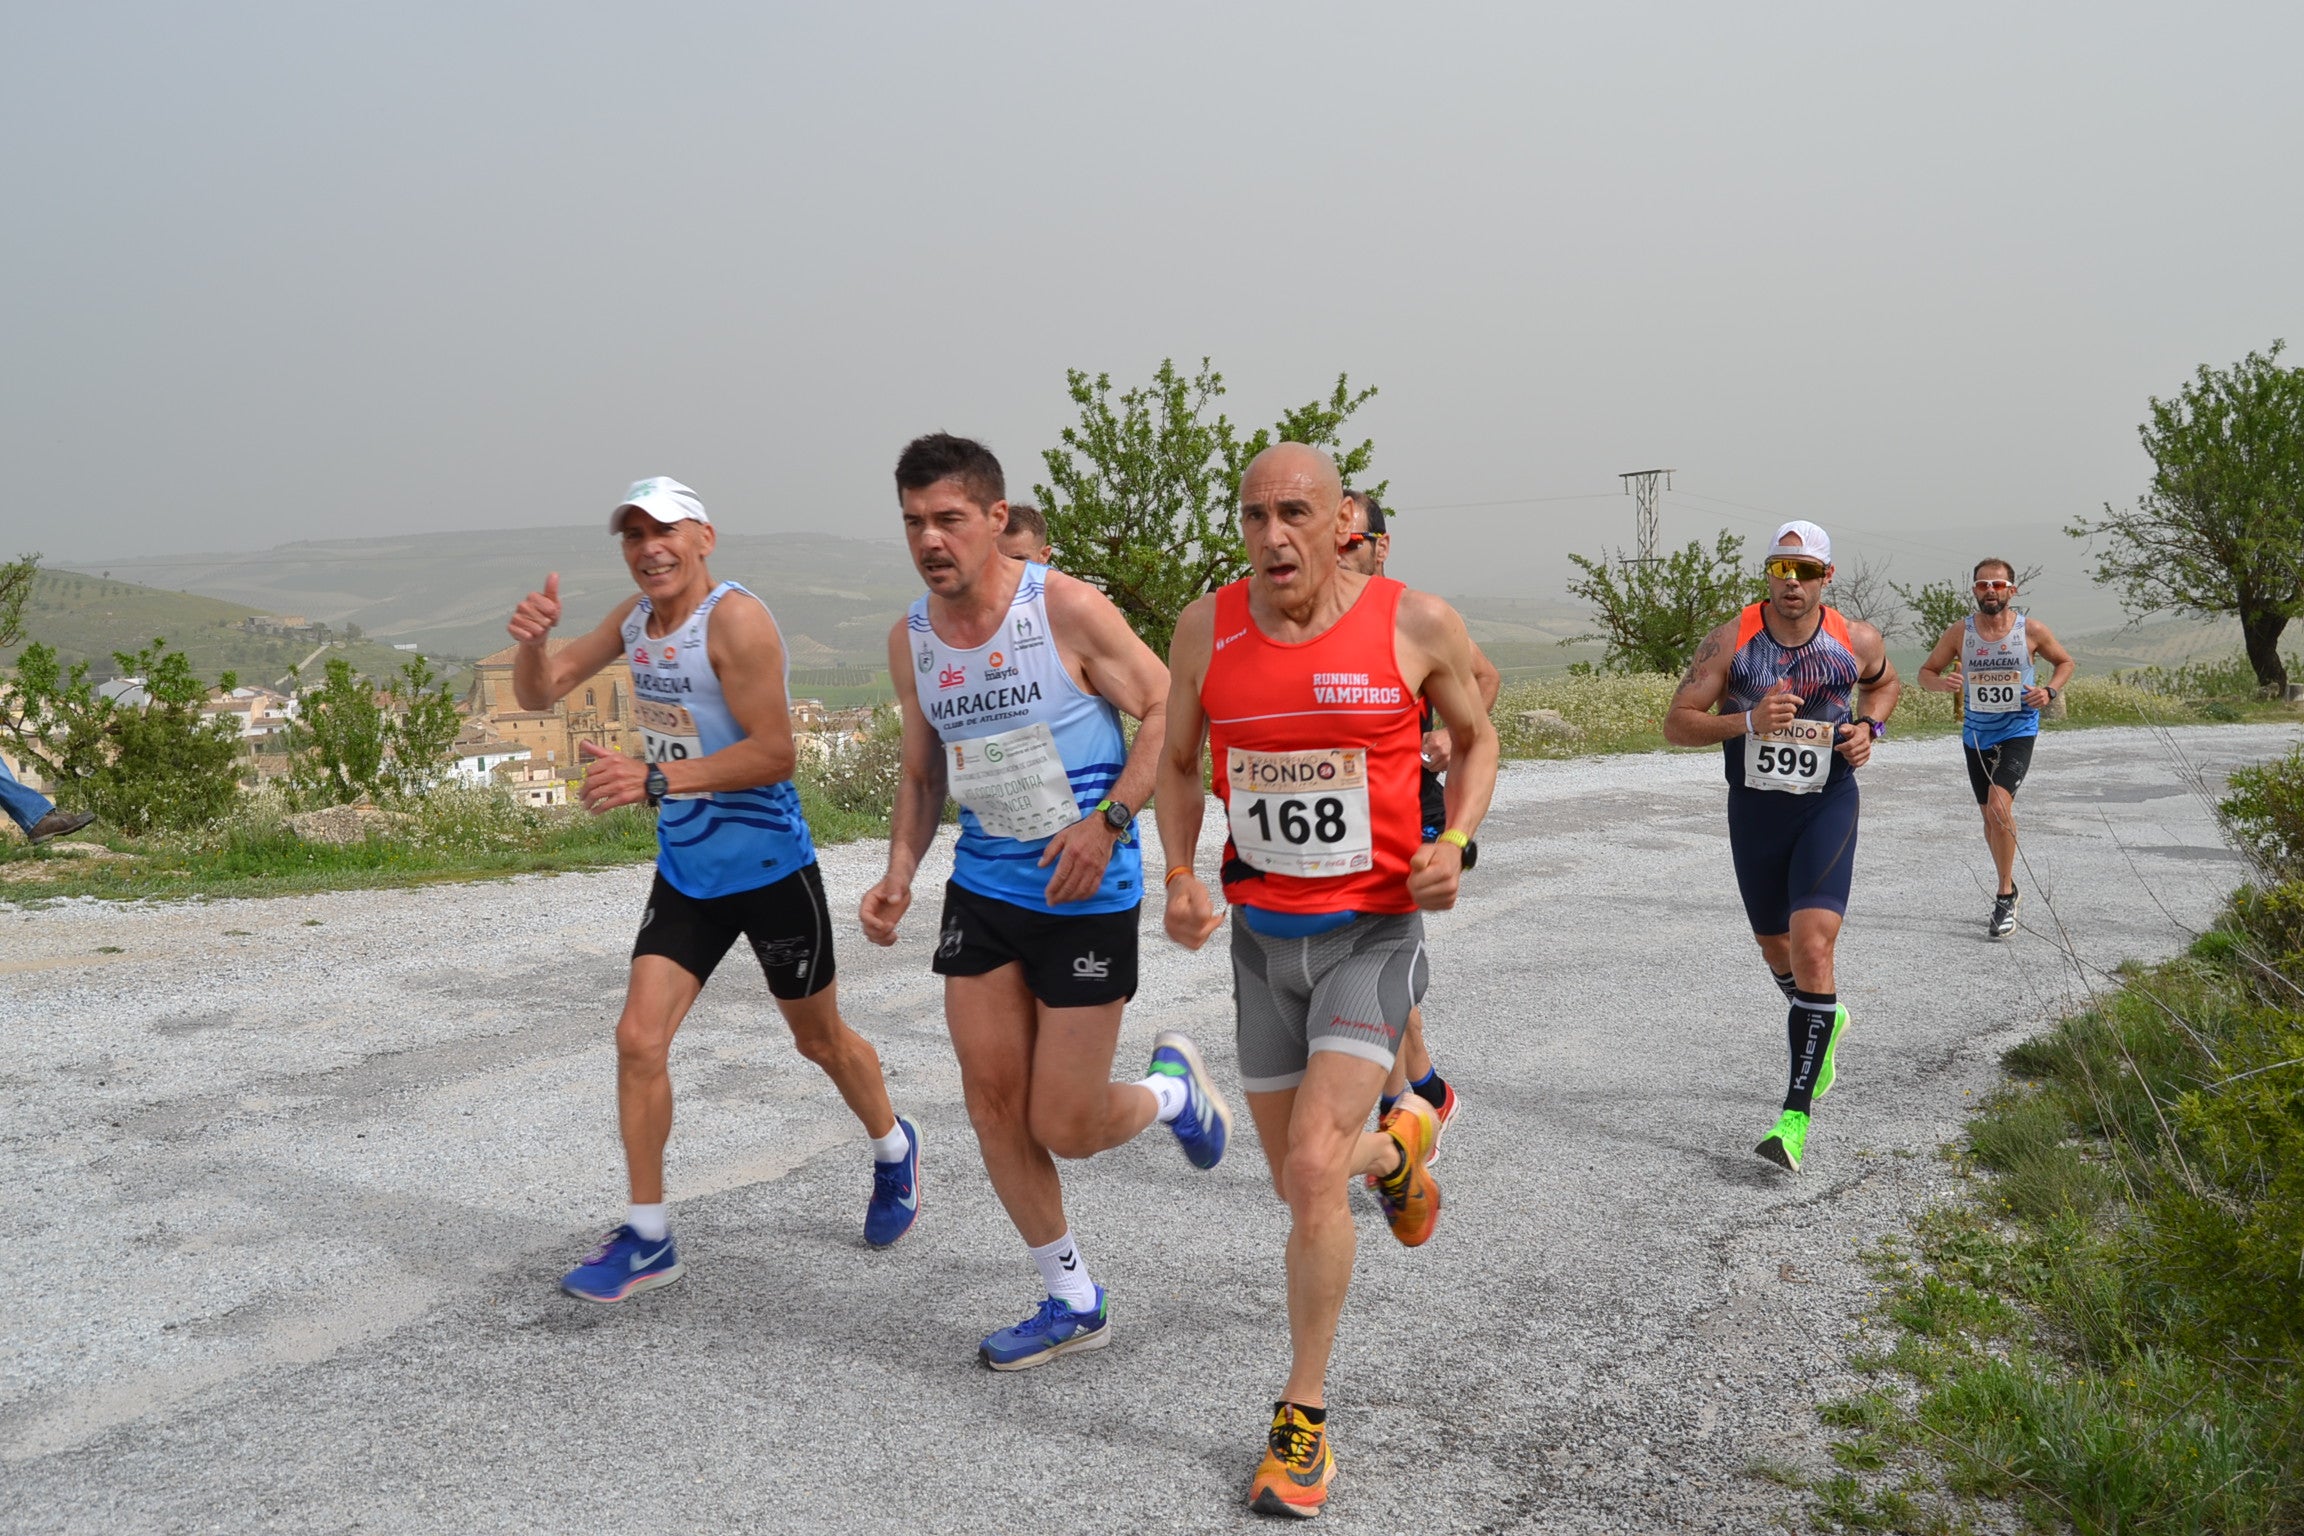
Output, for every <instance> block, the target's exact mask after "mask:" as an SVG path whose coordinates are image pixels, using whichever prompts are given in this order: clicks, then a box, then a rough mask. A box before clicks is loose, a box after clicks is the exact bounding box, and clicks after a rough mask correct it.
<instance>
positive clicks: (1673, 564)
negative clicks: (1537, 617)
mask: <svg viewBox="0 0 2304 1536" xmlns="http://www.w3.org/2000/svg"><path fill="white" fill-rule="evenodd" d="M1568 558H1569V559H1570V560H1571V561H1573V562H1574V563H1575V565H1576V568H1577V569H1578V570H1580V571H1582V572H1583V573H1584V574H1583V575H1582V576H1580V577H1577V578H1576V579H1574V580H1572V581H1570V582H1569V583H1568V595H1569V596H1571V597H1576V598H1581V599H1582V600H1583V601H1585V602H1587V603H1590V604H1591V605H1592V615H1593V617H1594V618H1595V619H1597V620H1598V621H1599V625H1600V628H1599V629H1598V631H1596V632H1595V633H1592V634H1585V635H1577V636H1575V637H1573V638H1572V639H1568V640H1563V641H1562V642H1560V643H1561V644H1563V645H1577V644H1580V643H1582V642H1584V641H1588V640H1598V641H1601V642H1603V643H1604V644H1605V645H1606V646H1607V650H1606V651H1605V652H1604V653H1603V655H1602V656H1601V659H1600V666H1601V668H1602V670H1604V671H1609V672H1673V673H1677V672H1679V671H1680V670H1681V669H1682V668H1684V667H1686V666H1687V665H1688V658H1689V657H1691V656H1693V655H1695V654H1696V646H1697V644H1698V642H1700V641H1701V640H1703V638H1704V637H1705V636H1706V635H1708V634H1710V633H1711V632H1712V631H1713V630H1714V629H1715V628H1717V627H1718V626H1719V625H1721V624H1724V623H1726V622H1727V621H1728V620H1730V619H1732V618H1734V617H1735V616H1736V612H1737V610H1738V609H1740V608H1742V607H1743V606H1744V605H1745V604H1746V603H1751V602H1757V601H1758V600H1759V599H1760V598H1761V597H1763V596H1765V595H1766V587H1765V586H1764V585H1763V584H1762V582H1761V580H1760V578H1759V577H1757V576H1755V575H1753V574H1752V573H1751V572H1750V571H1748V570H1746V569H1745V566H1744V540H1743V539H1742V538H1741V537H1739V536H1738V535H1736V534H1733V533H1730V532H1728V531H1727V530H1726V529H1722V530H1721V531H1720V534H1719V537H1718V538H1716V539H1715V540H1714V541H1713V544H1712V548H1711V549H1710V551H1706V549H1705V548H1704V545H1703V543H1702V541H1700V540H1696V539H1691V540H1689V541H1688V544H1687V547H1686V548H1684V549H1681V550H1678V551H1676V552H1674V553H1673V554H1670V555H1667V556H1663V557H1661V558H1659V559H1656V560H1647V561H1643V560H1637V559H1634V558H1633V557H1632V556H1630V555H1627V554H1623V553H1621V552H1619V553H1615V554H1606V553H1604V554H1602V555H1600V556H1599V557H1598V558H1596V559H1595V558H1592V557H1589V556H1586V555H1576V554H1572V555H1570V556H1569V557H1568Z"/></svg>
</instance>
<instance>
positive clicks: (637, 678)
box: [624, 581, 816, 900]
mask: <svg viewBox="0 0 2304 1536" xmlns="http://www.w3.org/2000/svg"><path fill="white" fill-rule="evenodd" d="M731 592H743V593H744V595H745V596H746V597H750V598H752V600H753V601H754V602H759V601H760V600H759V598H757V597H755V596H753V594H752V593H750V592H748V591H745V589H744V588H743V587H740V586H738V585H737V584H736V583H735V582H733V581H724V582H722V583H720V585H718V586H716V587H714V588H713V589H712V591H711V594H710V595H709V596H707V597H706V598H705V599H704V601H703V602H701V603H699V604H697V605H696V611H695V612H694V613H692V614H690V615H689V616H688V622H687V623H685V624H683V625H681V626H680V627H679V629H677V630H675V631H674V632H673V633H671V634H669V635H662V636H657V637H651V636H650V635H649V633H648V615H649V613H650V612H651V611H652V609H651V606H650V604H649V601H648V599H647V598H645V597H644V598H642V599H640V602H639V604H638V606H636V607H635V608H633V610H632V612H631V614H630V615H629V616H627V617H626V618H625V620H624V657H625V660H627V661H629V662H631V664H632V694H633V700H634V710H633V713H634V714H635V715H637V716H638V717H639V722H640V734H641V737H642V739H643V740H644V741H645V742H646V743H647V748H648V760H649V761H650V762H677V761H680V760H682V759H686V758H692V757H706V756H709V755H710V754H712V753H714V752H718V751H719V750H721V749H722V748H723V747H731V746H734V745H735V744H736V743H737V742H739V741H742V740H743V739H744V737H745V734H746V733H745V730H744V727H743V726H741V725H739V724H738V723H737V722H736V717H735V716H734V715H732V714H730V713H729V711H728V700H727V697H726V695H724V694H723V693H722V692H721V690H720V678H719V674H717V673H715V672H714V671H713V670H712V656H711V652H710V651H709V649H707V647H706V644H705V635H706V632H707V630H708V628H709V626H710V625H711V622H712V610H713V609H715V608H717V607H719V606H720V602H721V599H723V598H725V597H726V596H727V595H728V594H729V593H731ZM762 606H763V607H765V606H766V605H765V604H762ZM769 622H771V623H773V622H775V620H774V618H773V617H771V618H770V620H769ZM787 670H789V668H787ZM815 861H816V844H815V842H814V840H813V839H811V838H810V837H809V836H808V818H807V817H805V816H803V815H801V814H800V792H799V791H798V790H797V789H794V788H793V787H792V782H791V780H789V779H787V780H785V781H784V782H783V783H781V784H767V785H763V786H761V787H760V788H758V789H721V790H714V791H713V792H712V793H710V794H700V795H673V796H669V797H667V798H666V799H665V801H664V805H663V809H662V811H661V813H660V814H659V815H658V817H657V820H656V868H657V870H658V871H659V872H660V873H662V875H663V876H664V878H665V879H666V880H669V881H671V882H672V884H673V886H674V887H675V888H676V889H678V890H679V891H680V892H681V894H683V895H687V896H694V897H696V898H698V899H699V900H703V899H707V898H710V897H713V896H733V895H734V894H736V893H737V892H738V891H751V890H758V889H759V888H760V887H761V886H763V885H773V884H775V883H776V882H777V881H779V880H781V879H783V878H784V877H785V876H786V875H789V874H793V873H795V872H797V871H798V870H800V869H803V868H805V867H806V866H808V865H810V864H813V863H814V862H815Z"/></svg>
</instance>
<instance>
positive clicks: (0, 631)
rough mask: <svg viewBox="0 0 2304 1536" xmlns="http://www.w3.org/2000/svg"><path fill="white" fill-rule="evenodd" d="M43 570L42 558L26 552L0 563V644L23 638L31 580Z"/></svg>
mask: <svg viewBox="0 0 2304 1536" xmlns="http://www.w3.org/2000/svg"><path fill="white" fill-rule="evenodd" d="M39 573H40V557H39V556H38V555H23V556H20V557H19V558H17V559H15V560H12V561H10V562H8V563H7V564H6V565H0V646H10V645H14V644H15V643H16V642H17V641H19V640H21V639H23V638H24V604H25V601H26V600H27V599H29V598H30V597H31V596H32V580H33V578H34V577H35V576H37V575H38V574H39Z"/></svg>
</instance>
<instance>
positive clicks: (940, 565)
mask: <svg viewBox="0 0 2304 1536" xmlns="http://www.w3.org/2000/svg"><path fill="white" fill-rule="evenodd" d="M896 490H897V496H898V499H899V500H900V502H901V504H902V506H903V509H904V537H905V540H906V542H907V543H909V544H910V545H911V549H912V562H913V564H914V565H915V566H917V567H918V568H919V571H920V579H921V580H922V581H924V582H926V583H927V585H928V591H927V593H926V594H925V595H923V596H922V597H921V598H920V599H919V601H917V602H915V603H914V604H913V605H912V609H911V612H910V613H908V614H907V615H905V617H904V619H903V621H902V622H900V623H898V624H897V625H896V626H895V628H894V629H893V630H891V631H890V632H889V636H888V660H889V667H890V671H891V674H892V675H893V676H894V678H895V679H896V697H897V700H898V702H899V704H900V705H901V706H902V709H903V713H904V774H903V780H902V782H901V784H900V785H899V786H898V788H897V792H896V806H895V814H894V825H893V827H892V828H891V830H890V833H889V839H888V873H887V875H886V876H885V877H884V878H883V879H882V880H881V881H880V883H879V884H877V885H875V886H874V887H873V888H872V889H871V890H869V891H867V892H866V893H865V895H864V904H863V910H862V914H861V915H862V919H863V924H864V934H865V937H867V938H869V939H870V940H872V942H873V943H875V944H893V943H895V942H896V927H897V924H898V923H899V922H901V921H902V920H903V917H904V913H905V909H906V908H908V907H910V906H911V904H912V879H913V875H914V874H915V873H916V872H917V870H918V869H919V865H920V858H921V855H922V854H924V853H926V852H927V851H928V845H929V844H930V843H931V842H933V841H934V840H935V837H936V826H937V822H938V821H939V819H940V818H941V816H942V814H943V810H944V801H945V797H946V795H947V794H949V795H950V796H951V797H952V798H954V799H957V800H958V801H959V802H960V841H959V845H958V846H957V847H956V848H955V849H954V850H953V856H952V878H951V880H950V882H949V883H948V884H947V885H946V886H945V887H944V915H943V920H942V922H941V924H940V925H939V933H938V937H937V943H936V959H935V970H936V973H937V974H938V975H940V976H942V977H943V978H944V1019H945V1024H946V1027H947V1028H949V1029H950V1031H951V1034H952V1049H953V1051H954V1053H955V1054H957V1055H958V1057H959V1058H960V1086H961V1091H962V1093H963V1094H964V1095H965V1096H966V1098H967V1101H968V1117H969V1119H970V1120H971V1121H972V1122H974V1124H975V1127H976V1140H977V1143H978V1145H979V1146H980V1147H981V1148H982V1150H983V1153H984V1169H985V1172H987V1173H988V1174H990V1175H991V1177H992V1188H993V1189H994V1191H996V1192H997V1193H998V1194H999V1196H1000V1203H1001V1204H1002V1205H1003V1206H1005V1207H1006V1208H1007V1211H1008V1219H1009V1220H1010V1221H1012V1222H1014V1223H1015V1224H1016V1230H1017V1232H1018V1233H1019V1234H1020V1235H1021V1236H1022V1237H1023V1239H1024V1245H1025V1247H1026V1248H1027V1249H1028V1250H1029V1251H1030V1253H1031V1256H1032V1262H1033V1264H1034V1265H1035V1266H1036V1267H1037V1268H1038V1269H1039V1271H1040V1278H1041V1280H1042V1281H1043V1282H1044V1283H1045V1284H1046V1286H1047V1288H1048V1296H1047V1299H1046V1300H1045V1301H1043V1302H1042V1303H1041V1304H1040V1306H1039V1307H1038V1308H1037V1309H1035V1310H1034V1311H1033V1312H1032V1314H1031V1315H1030V1316H1028V1317H1026V1318H1025V1319H1024V1320H1023V1321H1022V1322H1020V1323H1018V1324H1016V1325H1015V1326H1013V1327H1009V1328H1003V1329H1001V1330H999V1331H998V1332H996V1333H993V1334H991V1335H988V1336H987V1337H986V1338H985V1339H984V1341H983V1344H982V1347H981V1348H980V1350H979V1351H978V1353H979V1357H980V1358H981V1359H982V1360H983V1362H984V1363H985V1364H986V1365H988V1366H990V1367H991V1368H992V1369H994V1370H996V1371H1015V1370H1022V1369H1024V1368H1026V1367H1027V1366H1035V1365H1041V1364H1044V1363H1045V1362H1047V1361H1049V1360H1051V1359H1053V1358H1055V1357H1056V1356H1058V1355H1063V1354H1071V1353H1074V1352H1075V1351H1079V1350H1087V1349H1101V1348H1103V1347H1104V1346H1105V1345H1106V1344H1108V1343H1110V1342H1111V1340H1112V1324H1111V1310H1110V1306H1109V1304H1108V1302H1107V1300H1106V1298H1105V1294H1104V1288H1103V1287H1102V1286H1100V1285H1098V1284H1096V1283H1095V1281H1094V1280H1092V1279H1091V1278H1090V1277H1089V1273H1088V1266H1087V1263H1086V1261H1085V1260H1084V1259H1083V1258H1082V1257H1081V1254H1080V1250H1079V1247H1078V1245H1077V1244H1075V1243H1074V1241H1073V1238H1072V1231H1071V1228H1070V1226H1069V1225H1068V1224H1067V1223H1066V1221H1065V1219H1064V1190H1063V1186H1062V1185H1061V1184H1060V1183H1059V1182H1058V1180H1057V1176H1056V1163H1055V1159H1056V1158H1058V1157H1069V1158H1077V1157H1089V1156H1092V1155H1093V1154H1095V1153H1097V1152H1101V1151H1103V1150H1105V1149H1106V1148H1108V1147H1116V1146H1118V1145H1120V1143H1122V1142H1124V1141H1126V1140H1128V1139H1129V1138H1130V1137H1132V1136H1134V1135H1135V1134H1136V1133H1137V1132H1139V1131H1141V1130H1143V1129H1144V1127H1145V1126H1147V1125H1150V1124H1151V1123H1152V1122H1153V1121H1154V1120H1159V1121H1161V1122H1163V1123H1165V1124H1166V1125H1167V1126H1168V1127H1169V1129H1170V1130H1172V1131H1174V1132H1175V1135H1176V1139H1177V1141H1178V1143H1179V1144H1181V1146H1182V1147H1183V1149H1184V1155H1185V1156H1186V1157H1187V1158H1188V1159H1189V1160H1190V1161H1191V1162H1192V1164H1193V1166H1194V1167H1197V1168H1213V1167H1215V1166H1216V1163H1217V1161H1218V1159H1220V1158H1221V1157H1223V1155H1224V1144H1225V1141H1226V1138H1227V1137H1228V1136H1229V1135H1230V1131H1231V1123H1232V1114H1231V1110H1230V1109H1229V1108H1227V1107H1226V1105H1225V1103H1224V1100H1223V1098H1222V1096H1221V1095H1219V1094H1218V1093H1217V1092H1216V1090H1215V1087H1214V1085H1213V1084H1212V1083H1211V1082H1210V1081H1209V1078H1208V1074H1207V1069H1206V1068H1205V1067H1204V1066H1203V1065H1202V1064H1201V1061H1200V1053H1199V1051H1198V1050H1196V1049H1195V1048H1194V1047H1193V1044H1192V1042H1191V1041H1190V1040H1189V1039H1187V1038H1185V1037H1184V1036H1183V1035H1180V1034H1174V1033H1163V1034H1161V1035H1159V1036H1158V1037H1156V1038H1155V1039H1154V1041H1153V1048H1152V1066H1151V1071H1150V1073H1149V1075H1147V1076H1146V1077H1145V1078H1144V1080H1143V1081H1142V1082H1139V1083H1115V1082H1113V1081H1111V1076H1112V1053H1113V1050H1114V1048H1115V1047H1116V1046H1117V1045H1118V1043H1119V1038H1120V1012H1121V1009H1122V1008H1123V1007H1124V1006H1125V1005H1126V1003H1127V1001H1128V999H1129V998H1130V997H1132V996H1134V995H1135V992H1136V919H1137V911H1138V908H1139V907H1140V906H1141V905H1142V902H1143V898H1144V876H1143V858H1142V854H1141V852H1140V850H1139V846H1138V843H1137V840H1136V813H1135V807H1137V806H1139V805H1141V804H1143V803H1144V798H1145V796H1146V794H1147V793H1148V792H1149V791H1150V790H1151V788H1152V774H1153V763H1154V759H1155V758H1157V757H1158V755H1159V752H1160V740H1161V717H1162V715H1163V713H1164V712H1165V711H1166V709H1167V682H1168V674H1167V669H1166V668H1164V667H1162V666H1161V665H1160V658H1159V657H1157V656H1155V655H1153V654H1152V652H1151V649H1150V648H1149V647H1147V646H1146V645H1145V644H1144V642H1143V641H1141V640H1139V639H1137V638H1136V634H1135V631H1133V630H1131V629H1130V628H1129V627H1128V622H1127V620H1125V619H1123V618H1122V617H1121V616H1120V610H1119V609H1117V608H1115V607H1113V606H1112V601H1111V599H1109V598H1107V597H1106V596H1105V595H1104V594H1103V593H1101V592H1099V591H1097V590H1096V589H1095V588H1094V587H1091V586H1089V585H1088V584H1087V583H1086V582H1083V581H1075V580H1073V579H1072V578H1071V577H1069V576H1065V575H1063V574H1061V573H1059V572H1055V571H1051V570H1049V569H1048V568H1047V567H1046V566H1044V565H1039V564H1030V565H1027V564H1025V563H1023V562H1021V561H1017V560H1012V559H1010V558H1008V557H1007V556H1006V555H1003V554H1001V553H1000V550H999V547H998V542H997V541H998V539H999V536H1000V532H1001V529H1002V526H1003V524H1004V522H1005V520H1006V517H1007V513H1008V503H1007V500H1006V488H1005V482H1004V480H1003V477H1002V475H1001V472H1000V461H999V460H998V459H996V458H994V457H993V456H992V454H991V451H990V450H988V449H987V448H985V447H984V446H983V445H982V444H981V443H975V442H971V441H969V440H968V439H967V438H963V437H953V436H951V435H949V434H946V433H941V432H939V433H935V434H933V435H931V436H928V437H923V438H919V439H916V440H915V441H914V442H913V443H912V444H911V445H910V446H908V447H907V448H905V450H904V452H903V455H902V456H901V457H900V458H899V459H898V460H897V461H896ZM1115 706H1117V708H1115ZM1121 710H1125V711H1126V712H1127V713H1128V714H1130V715H1133V716H1134V717H1135V718H1136V719H1137V720H1138V721H1140V722H1141V728H1140V729H1139V730H1138V731H1137V734H1136V744H1135V745H1134V747H1132V748H1131V747H1129V746H1126V745H1125V744H1124V742H1123V739H1122V736H1121V731H1120V716H1119V711H1121ZM1051 866H1053V867H1051Z"/></svg>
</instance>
